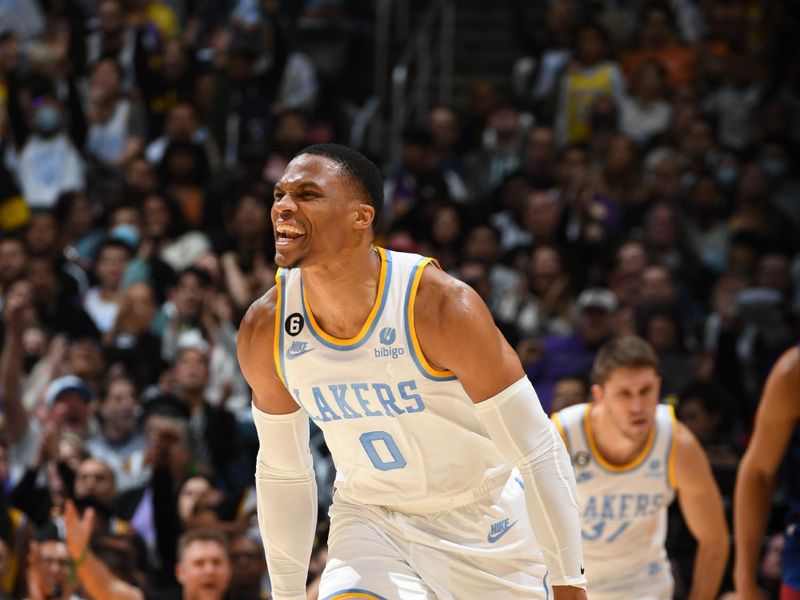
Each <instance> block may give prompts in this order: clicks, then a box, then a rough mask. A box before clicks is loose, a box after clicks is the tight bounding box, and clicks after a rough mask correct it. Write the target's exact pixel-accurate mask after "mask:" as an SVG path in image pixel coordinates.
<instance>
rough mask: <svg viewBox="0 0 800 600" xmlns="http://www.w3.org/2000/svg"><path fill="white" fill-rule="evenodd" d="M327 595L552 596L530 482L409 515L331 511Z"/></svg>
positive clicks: (415, 598) (514, 478) (383, 599)
mask: <svg viewBox="0 0 800 600" xmlns="http://www.w3.org/2000/svg"><path fill="white" fill-rule="evenodd" d="M330 516H331V529H330V536H329V538H328V564H327V566H326V567H325V571H324V572H323V574H322V581H321V583H320V593H319V598H320V600H345V599H349V598H352V599H360V600H423V599H425V600H429V599H440V600H450V599H452V600H475V599H477V598H481V599H482V600H486V599H489V600H510V599H512V598H526V599H531V598H532V599H536V600H548V599H549V598H552V590H551V589H550V587H549V585H548V583H547V570H546V568H545V566H544V564H543V561H542V552H541V549H540V548H539V545H538V543H537V542H536V539H535V537H534V535H533V532H532V530H531V527H530V524H529V521H528V516H527V511H526V507H525V496H524V491H523V487H522V479H521V478H520V477H519V475H518V473H517V471H516V470H514V471H513V472H512V475H511V477H509V479H508V480H507V481H506V482H505V483H504V484H501V485H499V486H498V487H496V488H495V489H493V490H490V491H489V492H487V493H486V494H485V496H483V497H482V498H480V499H479V500H477V501H474V502H473V503H471V504H467V505H465V506H460V507H458V508H455V509H451V510H448V511H446V512H440V513H435V514H430V515H407V514H403V513H398V512H393V511H389V510H386V509H383V508H380V507H375V506H369V505H356V504H353V503H349V502H344V501H342V499H341V498H340V497H339V498H337V496H336V495H334V502H333V506H332V507H331V510H330Z"/></svg>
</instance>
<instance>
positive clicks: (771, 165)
mask: <svg viewBox="0 0 800 600" xmlns="http://www.w3.org/2000/svg"><path fill="white" fill-rule="evenodd" d="M761 168H762V169H764V172H766V174H767V175H769V176H770V177H780V176H781V175H783V174H784V172H785V171H786V165H785V164H784V162H783V161H782V160H776V159H774V158H765V159H764V160H762V161H761Z"/></svg>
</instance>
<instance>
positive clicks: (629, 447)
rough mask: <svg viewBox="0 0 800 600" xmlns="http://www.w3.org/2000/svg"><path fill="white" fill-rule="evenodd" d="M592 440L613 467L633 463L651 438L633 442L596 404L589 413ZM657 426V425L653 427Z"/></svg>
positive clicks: (601, 407)
mask: <svg viewBox="0 0 800 600" xmlns="http://www.w3.org/2000/svg"><path fill="white" fill-rule="evenodd" d="M589 421H590V425H591V433H592V438H593V439H594V443H595V445H596V447H597V451H599V453H600V455H601V457H602V458H603V459H604V460H606V462H609V463H611V464H612V465H617V466H622V465H627V464H629V463H631V462H632V461H633V460H634V459H636V457H637V456H639V455H640V454H641V453H642V451H643V450H644V448H645V446H646V445H647V440H648V437H649V436H645V437H644V438H642V439H641V440H632V439H630V438H629V437H627V436H625V435H623V434H622V432H620V431H619V430H618V429H617V426H616V425H615V424H614V422H613V421H612V420H611V416H610V415H609V414H608V411H606V410H605V409H604V408H603V406H601V405H599V404H595V405H593V406H592V409H591V411H590V413H589ZM653 426H655V425H653Z"/></svg>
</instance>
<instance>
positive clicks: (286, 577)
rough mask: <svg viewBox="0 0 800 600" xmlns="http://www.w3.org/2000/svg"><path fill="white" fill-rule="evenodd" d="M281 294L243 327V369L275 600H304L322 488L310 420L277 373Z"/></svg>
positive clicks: (268, 297)
mask: <svg viewBox="0 0 800 600" xmlns="http://www.w3.org/2000/svg"><path fill="white" fill-rule="evenodd" d="M276 298H277V290H276V288H273V289H272V290H270V291H269V292H267V293H266V294H265V295H264V296H263V297H262V298H261V299H259V300H257V301H256V302H254V303H253V305H252V306H251V307H250V309H249V310H248V311H247V314H246V315H245V317H244V319H243V320H242V324H241V325H240V328H239V334H238V338H237V352H238V356H239V365H240V366H241V369H242V373H243V374H244V376H245V378H246V379H247V382H248V383H249V384H250V387H251V389H252V390H253V420H254V422H255V425H256V431H257V432H258V440H259V451H258V458H257V460H256V495H257V498H258V527H259V530H260V531H261V538H262V541H263V543H264V551H265V553H266V556H267V566H268V568H269V575H270V580H271V582H272V597H273V598H275V600H305V598H306V593H305V583H306V576H307V573H308V562H309V559H310V558H311V548H312V544H313V540H314V531H315V529H316V524H317V486H316V482H315V479H314V470H313V463H312V459H311V453H310V451H309V447H308V438H309V426H308V417H307V416H306V415H305V413H303V412H302V410H301V409H299V407H298V405H297V403H296V402H295V401H294V399H293V398H292V397H291V395H290V394H289V392H288V391H287V390H286V388H285V387H284V385H283V382H282V381H281V380H280V378H279V377H278V374H277V372H276V370H275V362H274V360H273V340H274V333H275V312H276Z"/></svg>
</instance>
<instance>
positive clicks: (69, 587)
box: [26, 536, 81, 600]
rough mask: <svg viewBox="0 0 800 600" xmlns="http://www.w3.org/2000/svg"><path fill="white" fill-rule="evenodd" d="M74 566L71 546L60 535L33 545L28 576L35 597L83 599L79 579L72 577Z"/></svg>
mask: <svg viewBox="0 0 800 600" xmlns="http://www.w3.org/2000/svg"><path fill="white" fill-rule="evenodd" d="M70 566H71V563H70V557H69V554H67V546H66V544H65V543H64V542H63V541H62V540H60V539H59V538H58V537H57V536H54V537H52V538H47V537H43V538H42V539H40V540H39V541H38V542H36V543H33V544H31V548H30V553H29V556H28V570H27V576H26V579H27V584H28V594H29V597H30V598H31V600H33V599H35V598H48V599H49V598H52V599H53V600H81V597H80V596H78V595H76V594H75V591H76V588H77V582H75V581H71V580H70V576H69V575H70V571H69V570H70Z"/></svg>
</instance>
